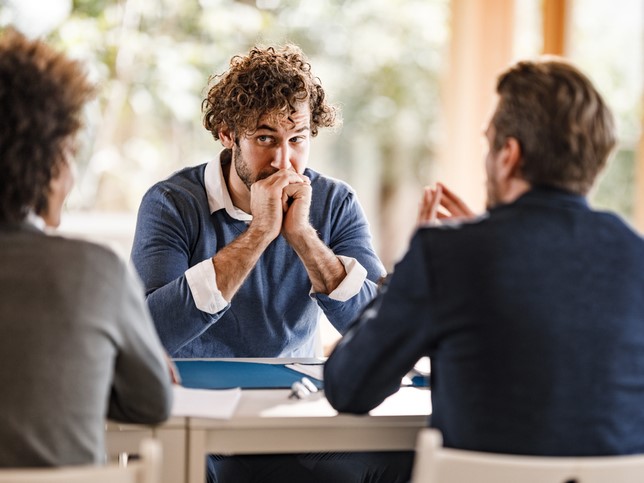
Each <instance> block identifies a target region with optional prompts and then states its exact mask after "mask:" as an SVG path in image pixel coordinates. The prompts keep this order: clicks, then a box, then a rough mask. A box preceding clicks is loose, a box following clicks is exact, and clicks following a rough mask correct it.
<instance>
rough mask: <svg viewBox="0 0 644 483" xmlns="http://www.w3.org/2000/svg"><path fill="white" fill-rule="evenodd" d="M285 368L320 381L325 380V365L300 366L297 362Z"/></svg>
mask: <svg viewBox="0 0 644 483" xmlns="http://www.w3.org/2000/svg"><path fill="white" fill-rule="evenodd" d="M285 367H288V368H289V369H293V370H294V371H297V372H301V373H302V374H306V375H307V376H309V377H312V378H314V379H317V380H318V381H323V380H324V364H300V363H299V362H296V363H295V364H286V365H285Z"/></svg>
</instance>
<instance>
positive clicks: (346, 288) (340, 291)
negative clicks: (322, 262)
mask: <svg viewBox="0 0 644 483" xmlns="http://www.w3.org/2000/svg"><path fill="white" fill-rule="evenodd" d="M336 256H337V257H338V260H340V262H341V263H342V265H344V270H345V271H346V272H347V275H346V277H344V279H343V280H342V282H340V285H338V286H337V287H336V288H335V290H334V291H333V292H331V293H330V294H329V298H330V299H332V300H337V301H338V302H346V301H347V300H349V299H350V298H351V297H353V296H354V295H356V294H358V293H359V292H360V290H361V289H362V284H363V283H364V281H365V279H366V278H367V270H366V269H365V268H364V267H363V266H362V265H360V262H358V260H356V259H355V258H351V257H345V256H342V255H336Z"/></svg>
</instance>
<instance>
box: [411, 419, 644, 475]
mask: <svg viewBox="0 0 644 483" xmlns="http://www.w3.org/2000/svg"><path fill="white" fill-rule="evenodd" d="M412 482H413V483H469V482H472V483H643V482H644V455H633V456H630V455H629V456H593V457H591V456H583V457H557V456H552V457H550V456H520V455H508V454H496V453H485V452H479V451H465V450H459V449H452V448H445V447H443V439H442V436H441V434H440V432H439V431H438V430H436V429H431V428H426V429H423V430H421V431H420V432H419V434H418V442H417V445H416V458H415V461H414V468H413V472H412Z"/></svg>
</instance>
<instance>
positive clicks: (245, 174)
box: [233, 145, 277, 191]
mask: <svg viewBox="0 0 644 483" xmlns="http://www.w3.org/2000/svg"><path fill="white" fill-rule="evenodd" d="M233 165H234V166H235V171H237V176H239V179H241V180H242V181H243V183H244V184H245V185H246V188H248V190H249V191H250V187H251V185H252V184H253V183H255V182H257V181H259V180H260V179H265V178H268V177H269V176H271V175H272V174H274V173H276V172H277V169H275V168H273V167H272V166H269V167H267V168H265V169H263V170H262V171H260V172H259V173H257V176H253V172H252V171H251V169H250V166H248V163H247V162H246V159H245V158H244V156H243V155H242V152H241V149H240V148H239V147H238V146H237V145H234V146H233Z"/></svg>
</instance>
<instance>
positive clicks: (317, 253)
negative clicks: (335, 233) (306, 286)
mask: <svg viewBox="0 0 644 483" xmlns="http://www.w3.org/2000/svg"><path fill="white" fill-rule="evenodd" d="M287 241H288V243H289V244H290V245H291V247H293V250H295V252H296V253H297V255H298V256H299V257H300V259H301V260H302V263H303V264H304V268H305V269H306V272H307V273H308V275H309V278H310V280H311V284H312V286H313V291H314V292H316V293H324V294H327V295H328V294H330V293H331V292H333V291H334V290H335V289H336V288H337V286H338V285H340V283H341V282H342V280H344V277H345V276H346V275H347V273H346V271H345V269H344V265H342V262H340V260H339V259H338V257H337V256H336V255H335V253H333V251H332V250H331V249H330V248H329V247H327V246H326V245H325V244H324V243H323V242H322V240H320V238H319V237H318V234H317V232H316V231H315V229H314V228H313V227H308V228H307V229H306V230H303V231H302V232H300V233H298V234H297V235H296V236H290V237H288V238H287Z"/></svg>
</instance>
